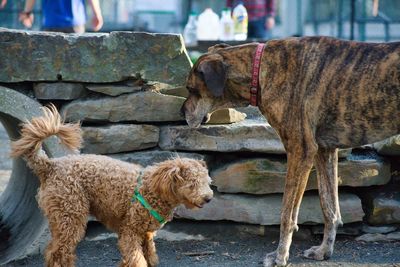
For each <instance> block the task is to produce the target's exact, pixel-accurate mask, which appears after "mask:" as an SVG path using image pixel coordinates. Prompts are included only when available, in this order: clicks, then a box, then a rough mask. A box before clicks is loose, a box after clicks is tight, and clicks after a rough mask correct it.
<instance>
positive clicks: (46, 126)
mask: <svg viewBox="0 0 400 267" xmlns="http://www.w3.org/2000/svg"><path fill="white" fill-rule="evenodd" d="M43 112H44V115H43V116H41V117H35V118H33V119H32V120H31V121H30V122H29V121H28V122H25V123H23V124H22V129H21V138H20V139H19V140H17V141H15V142H12V143H11V157H14V158H16V157H20V156H24V157H25V158H26V159H27V161H28V163H29V165H31V167H32V168H33V169H36V168H35V167H40V166H37V165H43V164H46V163H48V161H49V159H48V157H47V156H46V155H45V154H44V153H38V152H39V150H40V148H41V147H42V143H43V141H44V140H45V139H46V138H48V137H50V136H52V135H57V136H58V137H59V139H60V141H61V143H62V144H63V145H64V146H66V147H67V148H68V149H70V150H78V149H79V148H80V147H81V143H82V134H81V128H80V125H79V123H76V124H71V123H68V124H65V123H64V122H63V120H62V119H61V116H60V114H59V113H58V111H57V109H56V107H55V106H54V105H50V106H49V107H43ZM35 165H36V166H35ZM43 167H45V166H43Z"/></svg>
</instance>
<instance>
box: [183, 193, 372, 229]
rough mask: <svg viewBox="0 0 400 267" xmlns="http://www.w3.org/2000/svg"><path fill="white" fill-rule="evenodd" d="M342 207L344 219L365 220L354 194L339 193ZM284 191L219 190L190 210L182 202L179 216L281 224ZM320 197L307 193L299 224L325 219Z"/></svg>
mask: <svg viewBox="0 0 400 267" xmlns="http://www.w3.org/2000/svg"><path fill="white" fill-rule="evenodd" d="M339 201H340V209H341V214H342V220H343V222H344V223H351V222H358V221H362V218H363V216H364V212H363V210H362V207H361V200H360V199H359V198H358V197H357V196H356V195H353V194H347V193H345V194H340V195H339ZM281 202H282V195H281V194H273V195H266V196H251V195H243V194H241V195H233V194H219V193H216V194H215V196H214V198H213V200H212V201H211V202H210V203H209V204H207V205H205V206H204V208H202V209H198V210H189V209H186V208H185V207H183V206H179V207H178V208H177V210H176V212H175V214H176V217H178V218H186V219H194V220H211V221H219V220H229V221H235V222H245V223H251V224H261V225H275V224H280V211H281ZM319 203H320V202H319V198H318V196H317V195H316V194H306V195H305V196H304V197H303V201H302V204H301V208H300V213H299V218H298V223H299V224H305V223H307V224H317V223H318V224H319V223H323V222H324V219H323V216H322V211H321V207H320V204H319Z"/></svg>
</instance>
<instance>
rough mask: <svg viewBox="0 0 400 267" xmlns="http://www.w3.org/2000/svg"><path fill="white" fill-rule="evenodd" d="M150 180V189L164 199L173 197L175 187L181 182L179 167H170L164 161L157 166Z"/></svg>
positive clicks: (168, 163)
mask: <svg viewBox="0 0 400 267" xmlns="http://www.w3.org/2000/svg"><path fill="white" fill-rule="evenodd" d="M154 168H155V171H154V173H153V175H152V179H151V185H150V186H151V187H152V188H154V190H155V191H156V192H157V193H158V194H160V195H162V196H163V197H165V198H169V197H172V196H174V195H175V188H176V187H175V185H176V183H178V182H181V181H183V177H182V176H181V171H182V169H181V167H180V166H179V165H171V162H169V161H166V162H162V163H159V164H157V165H156V166H155V167H154Z"/></svg>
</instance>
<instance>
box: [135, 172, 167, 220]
mask: <svg viewBox="0 0 400 267" xmlns="http://www.w3.org/2000/svg"><path fill="white" fill-rule="evenodd" d="M142 176H143V172H142V171H141V172H140V174H139V178H138V180H137V186H136V188H135V193H134V194H133V196H132V203H133V202H135V201H136V200H137V201H139V203H140V204H142V206H143V207H144V208H146V209H147V210H148V211H149V213H150V214H151V215H152V216H153V217H154V218H155V219H156V220H157V221H158V222H159V223H160V224H164V223H165V222H166V221H165V219H164V218H163V217H162V216H161V215H160V214H159V213H158V212H157V211H156V210H155V209H153V208H152V207H151V206H150V204H149V203H148V202H147V201H146V199H144V197H143V196H142V195H141V194H140V193H139V187H140V186H141V185H142Z"/></svg>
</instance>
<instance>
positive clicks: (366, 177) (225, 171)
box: [211, 158, 391, 194]
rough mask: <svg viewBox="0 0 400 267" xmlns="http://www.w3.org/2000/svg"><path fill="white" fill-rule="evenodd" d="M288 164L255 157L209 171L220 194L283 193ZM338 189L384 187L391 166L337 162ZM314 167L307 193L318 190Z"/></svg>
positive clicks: (359, 162) (367, 162) (370, 161)
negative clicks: (346, 187) (347, 187)
mask: <svg viewBox="0 0 400 267" xmlns="http://www.w3.org/2000/svg"><path fill="white" fill-rule="evenodd" d="M286 169H287V164H286V160H285V159H277V158H275V159H272V158H271V159H268V158H254V159H247V160H238V161H233V162H228V163H225V164H222V165H220V166H218V167H216V168H213V169H212V170H211V177H212V178H213V184H214V185H215V186H217V189H218V191H219V192H225V193H240V192H242V193H249V194H270V193H282V192H283V190H284V186H285V177H286ZM338 174H339V185H340V186H353V187H356V186H371V185H383V184H386V183H388V182H389V181H390V177H391V174H390V164H389V163H387V162H381V161H378V160H375V159H368V160H365V159H364V160H345V161H339V166H338ZM317 188H318V187H317V174H316V170H315V167H314V168H313V169H312V171H311V173H310V178H309V181H308V184H307V190H310V189H317Z"/></svg>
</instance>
